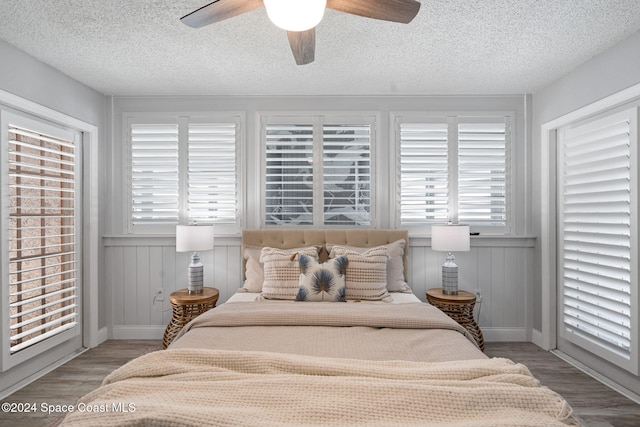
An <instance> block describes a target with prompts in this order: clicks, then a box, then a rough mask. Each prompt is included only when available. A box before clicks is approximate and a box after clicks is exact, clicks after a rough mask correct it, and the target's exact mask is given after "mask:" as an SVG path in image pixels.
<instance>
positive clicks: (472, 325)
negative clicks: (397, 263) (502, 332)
mask: <svg viewBox="0 0 640 427" xmlns="http://www.w3.org/2000/svg"><path fill="white" fill-rule="evenodd" d="M427 301H428V302H429V303H430V304H431V305H433V306H436V307H437V308H439V309H440V310H441V311H442V312H444V313H445V314H446V315H448V316H449V317H451V318H452V319H453V320H455V321H456V322H458V323H459V324H460V325H461V326H463V327H464V328H465V329H466V330H467V331H469V333H470V334H471V335H473V338H475V340H476V342H477V343H478V347H480V350H482V351H484V337H483V336H482V331H481V330H480V327H479V326H478V324H477V323H476V321H475V320H474V318H473V307H474V306H475V305H476V296H475V295H474V294H472V293H471V292H467V291H458V295H445V294H444V293H443V292H442V288H434V289H429V290H428V291H427Z"/></svg>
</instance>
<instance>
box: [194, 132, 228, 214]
mask: <svg viewBox="0 0 640 427" xmlns="http://www.w3.org/2000/svg"><path fill="white" fill-rule="evenodd" d="M188 147H189V149H188V161H187V163H188V164H187V210H188V217H189V222H190V223H207V224H236V223H237V222H238V221H239V220H238V208H237V200H238V175H237V173H238V168H237V162H236V157H237V156H236V152H237V144H236V124H235V123H217V124H194V123H191V124H189V142H188Z"/></svg>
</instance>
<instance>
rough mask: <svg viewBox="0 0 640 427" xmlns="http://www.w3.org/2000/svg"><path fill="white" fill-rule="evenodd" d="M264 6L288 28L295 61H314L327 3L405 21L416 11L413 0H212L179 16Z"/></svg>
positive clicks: (210, 18) (222, 14) (204, 18)
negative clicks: (320, 26) (319, 29)
mask: <svg viewBox="0 0 640 427" xmlns="http://www.w3.org/2000/svg"><path fill="white" fill-rule="evenodd" d="M262 6H264V7H265V8H266V9H267V16H269V19H270V20H271V21H272V22H273V23H274V24H276V25H277V26H278V27H280V28H282V29H284V30H287V36H288V38H289V45H290V46H291V51H292V52H293V56H294V58H295V60H296V64H298V65H304V64H309V63H310V62H313V60H314V58H315V49H316V30H315V27H316V25H318V23H320V21H321V20H322V17H323V16H324V10H325V8H326V7H328V8H330V9H334V10H337V11H340V12H344V13H350V14H352V15H358V16H363V17H366V18H373V19H380V20H383V21H391V22H400V23H403V24H408V23H409V22H411V21H412V20H413V18H414V17H415V16H416V15H417V14H418V11H419V10H420V3H419V2H418V1H416V0H215V1H213V2H211V3H209V4H207V5H206V6H203V7H201V8H200V9H196V10H194V11H193V12H191V13H189V14H188V15H185V16H183V17H182V18H180V20H181V21H182V22H183V23H184V24H186V25H188V26H190V27H193V28H200V27H204V26H205V25H209V24H213V23H216V22H219V21H223V20H225V19H228V18H233V17H234V16H238V15H241V14H243V13H246V12H251V11H252V10H255V9H258V8H260V7H262Z"/></svg>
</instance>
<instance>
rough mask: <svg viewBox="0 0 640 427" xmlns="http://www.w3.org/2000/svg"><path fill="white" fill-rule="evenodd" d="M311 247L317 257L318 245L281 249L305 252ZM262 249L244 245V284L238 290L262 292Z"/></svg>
mask: <svg viewBox="0 0 640 427" xmlns="http://www.w3.org/2000/svg"><path fill="white" fill-rule="evenodd" d="M311 248H313V249H315V251H316V258H317V253H318V251H319V250H320V247H318V246H309V247H306V248H294V249H283V250H286V251H291V252H292V253H295V252H300V251H304V252H305V253H306V251H307V250H309V249H311ZM262 249H263V247H262V246H252V245H245V246H244V253H243V254H242V256H243V257H244V259H245V260H246V263H245V269H244V284H243V286H242V287H241V288H240V289H239V290H238V291H239V292H253V293H259V292H262V283H263V282H264V266H263V264H262V262H260V253H261V252H262Z"/></svg>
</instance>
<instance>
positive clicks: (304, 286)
mask: <svg viewBox="0 0 640 427" xmlns="http://www.w3.org/2000/svg"><path fill="white" fill-rule="evenodd" d="M347 262H348V261H347V257H346V256H339V257H337V258H334V259H331V260H329V261H327V262H325V263H323V264H319V263H318V261H316V260H315V259H313V258H311V257H310V256H307V255H304V254H300V255H299V256H298V265H299V266H300V288H299V289H298V295H297V296H296V301H336V302H346V301H347V300H346V290H345V273H346V272H347Z"/></svg>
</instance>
